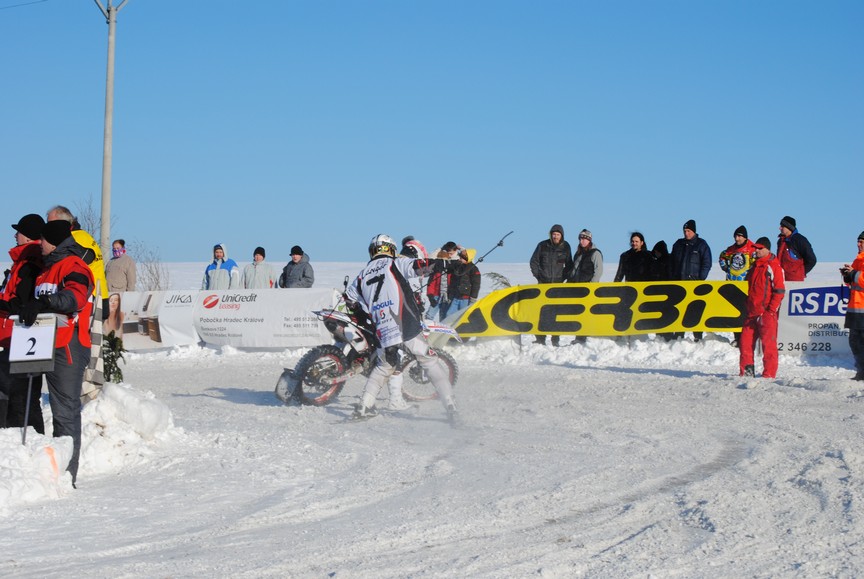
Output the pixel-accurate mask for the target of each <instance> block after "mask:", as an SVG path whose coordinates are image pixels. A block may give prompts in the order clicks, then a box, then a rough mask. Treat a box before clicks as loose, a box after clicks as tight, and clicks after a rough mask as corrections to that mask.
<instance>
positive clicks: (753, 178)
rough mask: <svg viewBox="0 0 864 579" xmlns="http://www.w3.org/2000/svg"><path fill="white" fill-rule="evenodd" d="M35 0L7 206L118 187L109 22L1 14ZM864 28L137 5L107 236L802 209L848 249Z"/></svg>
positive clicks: (623, 220)
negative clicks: (107, 176) (106, 154)
mask: <svg viewBox="0 0 864 579" xmlns="http://www.w3.org/2000/svg"><path fill="white" fill-rule="evenodd" d="M24 1H25V0H0V49H2V54H3V58H2V60H0V75H2V79H3V90H2V91H0V115H2V118H0V126H2V137H0V157H2V159H3V163H2V170H0V191H2V197H3V200H4V201H3V207H4V211H3V213H4V215H5V216H6V217H5V219H6V221H7V223H14V222H16V221H17V220H18V218H19V217H20V216H21V215H23V214H25V213H30V212H39V213H44V211H45V210H46V209H47V208H48V207H49V206H51V205H53V204H56V203H62V204H66V205H69V206H70V207H71V208H73V209H76V208H79V207H81V206H82V205H86V203H87V201H88V199H91V198H92V200H93V203H94V204H95V206H96V207H97V208H98V207H99V203H100V201H99V200H100V195H101V173H102V138H103V115H104V104H105V100H104V99H105V62H106V52H107V32H108V27H107V25H106V24H105V20H104V18H103V17H102V15H101V14H100V12H99V10H98V8H97V7H96V5H95V3H94V2H92V1H91V0H45V1H43V2H39V3H35V4H30V5H25V6H18V7H12V8H4V7H7V6H12V5H15V4H21V3H23V2H24ZM114 3H115V5H116V4H118V3H119V0H115V1H114ZM862 30H864V3H862V2H860V1H830V0H829V1H826V2H816V1H810V2H801V1H795V0H793V1H755V2H754V1H743V0H742V1H736V0H728V1H722V2H710V1H698V2H694V1H692V0H686V1H673V0H663V1H646V0H642V1H630V0H610V1H602V2H601V1H599V0H597V1H590V2H589V1H578V0H569V1H548V0H547V1H538V2H528V1H527V0H525V1H510V0H494V1H493V0H474V1H471V0H459V1H449V0H438V1H435V2H422V1H409V0H400V1H365V2H360V1H353V2H352V1H327V0H323V1H322V0H315V1H311V0H310V1H281V0H280V1H271V0H262V1H259V2H236V1H234V2H225V1H221V0H215V1H210V2H200V1H198V2H195V1H192V2H165V1H156V0H130V1H129V2H128V3H127V5H126V6H125V7H124V8H123V9H122V10H121V11H120V13H119V17H118V28H117V48H116V59H117V65H116V84H115V117H114V166H113V182H112V190H113V198H112V213H113V225H112V231H111V234H112V235H111V236H112V238H115V237H123V238H125V239H127V240H135V241H139V242H144V243H146V244H147V245H148V246H149V247H151V248H154V249H158V251H159V253H160V254H161V256H162V258H163V259H164V260H166V261H199V260H200V261H201V262H202V263H204V262H205V261H208V260H209V259H210V258H211V248H212V245H213V244H214V243H217V242H222V243H225V244H227V246H228V247H229V252H230V255H231V256H232V257H234V258H235V259H237V260H238V262H241V263H242V262H248V261H249V260H250V259H251V254H252V251H253V250H254V248H255V247H256V246H259V245H260V246H264V247H265V248H266V249H267V253H268V260H269V261H273V262H284V261H286V260H287V259H288V253H289V250H290V248H291V246H292V245H295V244H299V245H301V246H303V248H304V249H305V250H306V251H307V253H309V254H310V256H311V258H312V261H313V263H314V261H316V260H318V261H358V260H362V259H363V258H364V255H365V250H366V245H367V243H368V241H369V239H370V238H371V237H372V236H373V235H374V234H376V233H380V232H383V233H389V234H390V235H392V236H393V237H395V238H397V239H401V237H402V236H404V235H406V234H413V235H415V236H416V237H417V238H419V239H421V240H422V241H423V242H424V243H426V245H427V246H429V247H434V246H437V245H440V244H442V243H443V242H445V241H447V240H451V239H452V240H454V241H456V242H458V243H460V244H462V245H465V246H469V247H475V248H477V249H478V251H479V252H480V254H483V253H485V252H486V251H487V250H488V249H490V248H491V247H493V246H494V245H495V243H496V242H497V241H498V239H499V238H501V237H502V236H503V235H504V234H506V233H507V232H508V231H511V230H513V231H515V233H514V234H513V235H511V236H510V237H508V238H507V240H506V242H505V245H504V247H502V248H499V249H497V250H496V251H495V252H493V253H492V254H491V255H490V256H489V257H488V258H487V264H492V263H494V262H496V261H497V262H519V261H527V260H528V258H529V257H530V255H531V253H532V251H533V249H534V247H535V245H536V243H537V242H538V241H540V240H541V239H544V238H545V237H546V236H547V234H548V231H549V227H550V226H551V225H552V224H553V223H561V224H562V225H563V226H564V228H565V231H566V237H567V238H568V239H570V240H571V241H575V239H576V237H577V234H578V231H579V230H580V229H581V228H583V227H585V228H588V229H590V230H592V231H593V233H594V239H595V243H596V244H597V245H598V246H599V247H600V249H601V250H602V251H603V252H604V254H605V255H606V259H607V260H609V261H617V256H618V254H620V253H621V252H622V251H624V250H626V249H627V247H628V241H629V234H630V232H631V231H633V230H639V231H642V232H643V233H644V234H645V237H646V239H647V241H648V244H649V245H653V244H654V242H656V241H658V240H660V239H665V240H666V241H667V243H669V245H670V246H671V244H672V242H673V241H674V240H675V239H677V238H678V237H680V236H681V226H682V224H683V223H684V222H685V221H686V220H687V219H690V218H693V219H695V220H696V222H697V229H698V232H699V234H700V235H701V236H702V237H704V238H705V239H706V240H707V241H708V243H709V244H710V246H711V248H712V251H713V253H714V256H715V258H716V256H717V254H718V253H719V252H720V251H721V250H722V249H723V248H725V247H726V246H727V245H728V244H730V243H732V232H733V231H734V229H735V228H736V227H737V226H738V225H741V224H744V225H746V227H747V228H748V230H749V233H750V237H751V238H752V239H754V240H755V239H756V238H757V237H759V236H762V235H767V236H769V237H770V238H771V239H772V240H774V239H775V237H776V234H777V232H778V231H777V228H778V224H779V220H780V218H781V217H782V216H784V215H791V216H793V217H795V218H796V219H797V221H798V225H799V229H800V231H801V232H802V233H803V234H805V235H806V236H808V238H809V239H810V241H811V243H812V244H813V247H814V249H815V251H816V254H817V257H819V259H820V260H822V261H849V260H851V259H852V257H854V254H855V253H856V251H857V250H856V246H855V238H856V237H857V235H858V233H859V232H860V231H861V230H862V229H864V216H862V214H861V211H860V207H861V199H860V196H861V193H862V187H864V140H862V135H864V106H862V103H864V35H862V34H861V31H862ZM12 233H13V231H12V230H11V228H10V229H9V238H8V242H9V245H10V246H11V244H12V243H13V239H12ZM574 246H575V243H574ZM487 267H489V269H492V266H491V265H487Z"/></svg>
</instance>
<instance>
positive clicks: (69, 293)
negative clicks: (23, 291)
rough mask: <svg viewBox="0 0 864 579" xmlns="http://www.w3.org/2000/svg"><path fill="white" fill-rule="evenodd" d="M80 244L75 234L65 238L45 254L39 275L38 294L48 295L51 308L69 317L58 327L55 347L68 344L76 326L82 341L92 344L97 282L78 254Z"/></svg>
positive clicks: (84, 343)
mask: <svg viewBox="0 0 864 579" xmlns="http://www.w3.org/2000/svg"><path fill="white" fill-rule="evenodd" d="M79 247H80V246H79V245H78V244H77V243H76V242H75V240H74V239H73V238H72V237H69V238H67V239H66V240H65V241H63V242H61V243H60V245H58V246H57V248H56V249H55V250H54V251H52V252H51V253H49V254H48V255H46V256H45V258H44V259H45V270H44V271H43V272H42V273H41V274H39V277H37V278H36V289H35V294H36V297H37V298H38V297H41V296H48V304H49V308H48V310H47V311H49V312H53V313H55V314H59V315H60V316H61V317H62V316H64V315H65V318H66V324H65V325H64V324H61V325H60V327H58V328H57V334H56V337H55V338H54V347H55V348H64V347H66V346H68V345H69V342H70V340H71V339H72V333H73V332H74V331H76V328H77V331H78V339H79V341H80V342H81V344H83V345H84V346H86V347H88V348H89V347H90V316H91V314H92V308H93V303H92V301H91V300H90V297H91V295H92V294H93V287H94V285H95V283H94V281H93V272H91V271H90V267H89V266H88V265H87V264H86V263H84V260H82V259H81V258H80V257H79V256H78V255H77V252H78V251H79V250H78V248H79Z"/></svg>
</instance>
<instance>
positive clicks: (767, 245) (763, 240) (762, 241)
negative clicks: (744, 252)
mask: <svg viewBox="0 0 864 579" xmlns="http://www.w3.org/2000/svg"><path fill="white" fill-rule="evenodd" d="M755 245H761V246H762V247H764V248H765V249H768V250H770V249H771V240H770V239H768V238H767V237H760V238H759V239H757V240H756V243H755Z"/></svg>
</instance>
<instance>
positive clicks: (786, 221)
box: [780, 215, 795, 231]
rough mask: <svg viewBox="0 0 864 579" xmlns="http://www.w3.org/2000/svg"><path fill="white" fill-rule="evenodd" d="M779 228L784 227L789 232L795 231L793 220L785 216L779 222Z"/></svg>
mask: <svg viewBox="0 0 864 579" xmlns="http://www.w3.org/2000/svg"><path fill="white" fill-rule="evenodd" d="M780 226H781V227H785V228H786V229H788V230H789V231H795V219H794V218H792V217H789V216H788V215H787V216H786V217H784V218H783V219H781V220H780Z"/></svg>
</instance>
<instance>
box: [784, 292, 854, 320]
mask: <svg viewBox="0 0 864 579" xmlns="http://www.w3.org/2000/svg"><path fill="white" fill-rule="evenodd" d="M848 302H849V296H844V295H842V293H841V290H840V288H839V287H811V288H805V289H798V290H792V291H790V292H789V315H790V316H845V315H846V304H847V303H848Z"/></svg>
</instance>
